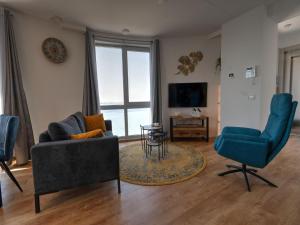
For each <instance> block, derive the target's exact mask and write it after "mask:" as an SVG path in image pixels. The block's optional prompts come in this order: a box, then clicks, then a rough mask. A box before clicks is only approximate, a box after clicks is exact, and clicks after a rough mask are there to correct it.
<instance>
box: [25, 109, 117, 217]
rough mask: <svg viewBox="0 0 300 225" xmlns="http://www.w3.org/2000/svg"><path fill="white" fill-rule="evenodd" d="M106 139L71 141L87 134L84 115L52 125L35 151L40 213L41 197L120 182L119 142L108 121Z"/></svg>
mask: <svg viewBox="0 0 300 225" xmlns="http://www.w3.org/2000/svg"><path fill="white" fill-rule="evenodd" d="M105 124H106V128H107V131H106V132H105V136H104V137H100V138H90V139H82V140H70V139H69V135H71V134H78V133H81V132H85V125H84V119H83V116H82V114H81V113H79V112H78V113H75V114H73V115H71V116H69V117H68V118H66V119H65V120H63V121H61V122H55V123H51V124H49V126H48V131H45V132H43V133H42V134H41V135H40V139H39V143H38V144H37V145H34V146H33V147H32V148H31V157H32V170H33V181H34V191H35V192H34V196H35V211H36V213H38V212H40V201H39V198H40V195H43V194H47V193H52V192H57V191H61V190H64V189H69V188H74V187H78V186H81V185H87V184H93V183H97V182H104V181H109V180H115V179H116V180H117V184H118V192H119V193H120V192H121V188H120V177H119V142H118V137H117V136H114V135H113V134H112V131H111V130H112V126H111V121H108V120H107V121H105Z"/></svg>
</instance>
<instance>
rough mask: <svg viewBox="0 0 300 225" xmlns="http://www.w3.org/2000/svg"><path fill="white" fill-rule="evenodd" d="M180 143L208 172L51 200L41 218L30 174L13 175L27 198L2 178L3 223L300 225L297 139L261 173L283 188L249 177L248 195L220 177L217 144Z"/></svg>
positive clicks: (236, 180)
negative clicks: (201, 157) (170, 181)
mask: <svg viewBox="0 0 300 225" xmlns="http://www.w3.org/2000/svg"><path fill="white" fill-rule="evenodd" d="M130 144H132V143H130ZM180 144H181V145H192V146H195V147H196V148H197V149H198V150H199V151H201V152H203V153H204V155H205V156H206V157H207V161H208V164H207V167H206V169H205V170H204V171H203V172H201V173H200V174H199V175H198V176H196V177H194V178H192V179H190V180H188V181H185V182H183V183H178V184H173V185H167V186H159V187H144V186H138V185H132V184H127V183H124V182H122V194H121V195H118V194H117V183H116V182H108V183H102V184H97V185H93V186H89V187H84V188H77V189H73V190H68V191H62V192H59V193H54V194H49V195H45V196H42V197H41V207H42V212H41V213H40V214H35V213H34V202H33V185H32V175H31V168H30V167H27V168H26V167H25V168H19V170H15V171H14V172H13V173H14V174H15V175H16V177H17V179H18V180H19V182H20V184H21V186H22V187H23V189H24V192H23V193H20V192H19V191H18V189H17V188H16V187H15V186H14V184H13V183H12V182H11V181H10V180H9V179H8V177H7V175H6V174H1V181H2V193H3V195H4V196H3V201H4V207H3V208H2V209H0V224H1V225H4V224H17V225H21V224H28V225H35V224H38V225H44V224H63V225H69V224H71V225H76V224H84V225H91V224H93V225H97V224H116V225H118V224H122V225H127V224H128V225H148V224H153V225H163V224H168V225H186V224H195V225H196V224H197V225H201V224H205V225H213V224H214V225H236V224H243V225H262V224H266V225H277V224H281V225H299V224H300V138H299V137H292V138H290V141H289V143H288V145H287V146H286V148H285V150H284V151H283V152H281V154H280V155H279V156H278V157H277V158H276V159H275V160H273V162H272V163H271V164H270V165H269V166H268V167H267V168H265V169H264V170H263V171H260V172H259V173H260V174H261V175H263V176H266V177H267V178H269V179H270V180H271V181H273V182H274V183H276V184H277V185H278V186H279V188H272V187H269V186H268V185H266V184H264V183H262V182H261V181H260V180H257V179H256V178H252V177H250V182H251V185H252V192H251V193H249V192H247V191H246V187H245V183H244V180H243V178H242V176H240V175H237V174H234V175H229V176H226V177H218V176H217V175H216V174H217V173H218V172H220V171H224V169H225V167H224V166H225V164H226V163H230V161H229V160H226V159H224V158H222V157H220V156H218V155H217V154H216V153H215V151H214V150H213V148H212V143H209V144H207V143H203V142H198V143H197V142H190V143H187V142H186V143H180ZM121 145H122V146H124V145H126V144H121Z"/></svg>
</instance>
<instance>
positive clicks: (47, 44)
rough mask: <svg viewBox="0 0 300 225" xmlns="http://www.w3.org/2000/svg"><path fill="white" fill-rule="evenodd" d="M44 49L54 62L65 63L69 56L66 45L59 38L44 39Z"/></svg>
mask: <svg viewBox="0 0 300 225" xmlns="http://www.w3.org/2000/svg"><path fill="white" fill-rule="evenodd" d="M42 51H43V53H44V55H45V56H46V57H47V58H48V59H49V60H50V61H51V62H53V63H57V64H59V63H63V62H64V61H65V60H66V58H67V50H66V48H65V45H64V44H63V43H62V42H61V41H60V40H58V39H57V38H52V37H50V38H47V39H46V40H44V41H43V44H42Z"/></svg>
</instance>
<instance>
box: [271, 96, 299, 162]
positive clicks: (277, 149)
mask: <svg viewBox="0 0 300 225" xmlns="http://www.w3.org/2000/svg"><path fill="white" fill-rule="evenodd" d="M297 105H298V102H296V101H294V102H293V103H292V108H291V112H290V116H289V119H288V122H287V126H286V128H285V131H284V134H283V136H282V138H281V140H280V142H279V143H278V145H277V146H276V147H274V148H273V149H272V151H271V152H270V154H269V157H268V159H267V163H269V162H271V161H272V160H273V158H274V157H275V156H276V155H277V154H278V153H279V152H280V151H281V149H282V148H283V147H284V146H285V144H286V143H287V141H288V139H289V137H290V133H291V130H292V126H293V122H294V117H295V113H296V109H297Z"/></svg>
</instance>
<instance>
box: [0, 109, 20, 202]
mask: <svg viewBox="0 0 300 225" xmlns="http://www.w3.org/2000/svg"><path fill="white" fill-rule="evenodd" d="M18 128H19V118H18V117H16V116H6V115H1V116H0V166H1V168H2V169H3V170H4V171H5V172H6V173H7V175H8V176H9V177H10V179H11V180H12V181H13V182H14V183H15V184H16V185H17V187H18V188H19V189H20V191H21V192H23V190H22V188H21V186H20V185H19V183H18V181H17V180H16V178H15V177H14V175H13V174H12V173H11V171H10V169H9V167H8V166H7V165H6V163H5V162H7V161H10V160H11V159H12V157H13V149H14V145H15V142H16V139H17V134H18ZM1 206H2V196H1V184H0V207H1Z"/></svg>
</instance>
